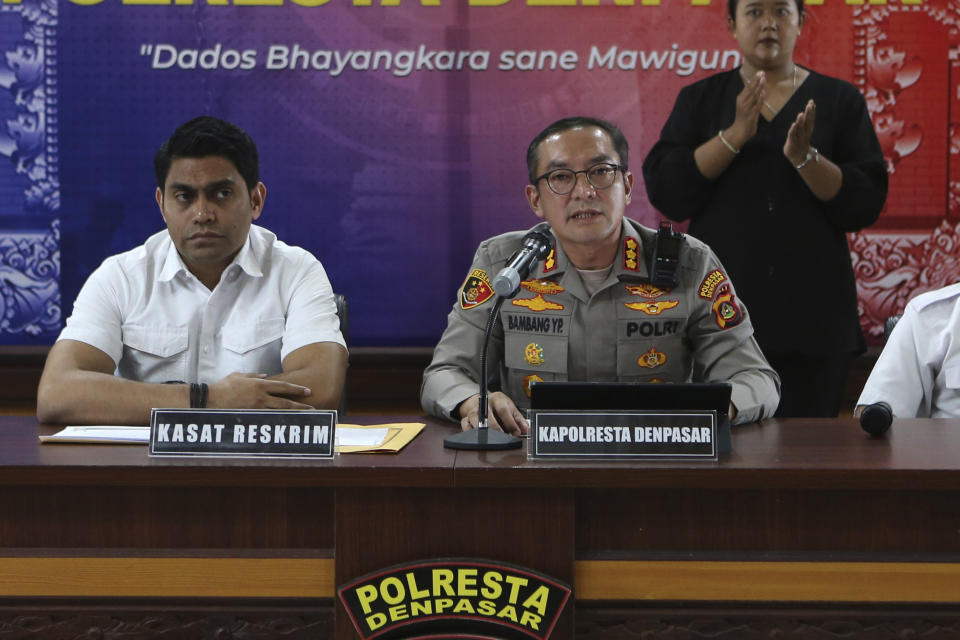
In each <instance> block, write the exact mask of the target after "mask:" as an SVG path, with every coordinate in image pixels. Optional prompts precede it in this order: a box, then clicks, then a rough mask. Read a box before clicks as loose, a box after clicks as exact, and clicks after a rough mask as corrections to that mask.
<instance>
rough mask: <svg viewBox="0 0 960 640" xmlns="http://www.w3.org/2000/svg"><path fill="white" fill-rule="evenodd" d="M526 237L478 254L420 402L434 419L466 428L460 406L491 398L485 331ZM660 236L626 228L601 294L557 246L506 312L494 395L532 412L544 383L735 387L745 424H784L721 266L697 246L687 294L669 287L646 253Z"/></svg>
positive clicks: (495, 354) (504, 240)
mask: <svg viewBox="0 0 960 640" xmlns="http://www.w3.org/2000/svg"><path fill="white" fill-rule="evenodd" d="M525 234H526V232H523V231H518V232H511V233H506V234H503V235H500V236H497V237H494V238H491V239H489V240H486V241H484V242H483V243H481V245H480V247H479V248H478V249H477V253H476V255H475V257H474V260H473V265H472V266H471V268H470V273H469V274H468V275H467V279H466V280H465V281H464V284H463V286H462V287H461V289H460V292H459V300H458V301H457V302H456V303H455V304H454V306H453V310H452V311H451V312H450V315H449V316H448V319H447V329H446V331H444V333H443V336H442V337H441V338H440V342H439V343H438V344H437V347H436V349H435V351H434V355H433V361H432V362H431V364H430V366H429V367H427V369H426V371H425V372H424V379H423V385H422V388H421V394H420V396H421V397H420V399H421V404H422V405H423V408H424V409H425V410H426V411H427V412H428V413H430V414H433V415H436V416H441V417H446V418H453V419H456V416H455V415H454V414H453V411H454V410H455V409H456V408H457V406H458V405H459V404H460V403H461V402H463V401H464V400H466V399H467V398H469V397H470V396H472V395H474V394H476V393H478V392H479V386H478V380H479V378H480V351H481V347H482V343H483V332H484V327H485V324H486V321H487V316H488V314H489V309H490V307H491V306H492V305H493V304H494V300H495V296H494V294H493V291H492V287H491V284H490V281H491V279H492V278H493V277H494V276H495V275H496V274H497V273H498V272H499V270H500V269H501V268H503V266H504V265H505V264H506V261H507V260H508V259H509V257H510V256H511V255H512V254H513V253H514V252H515V251H516V250H517V249H518V248H519V247H520V242H521V239H522V238H523V236H524V235H525ZM655 237H656V232H655V231H653V230H652V229H649V228H647V227H644V226H642V225H640V224H639V223H636V222H634V221H632V220H628V219H624V222H623V231H622V234H621V238H620V246H619V252H618V254H617V257H616V258H615V261H614V264H613V268H612V269H611V271H610V274H609V275H608V276H607V278H606V280H605V281H604V282H603V283H602V284H601V285H600V287H599V289H597V291H596V292H595V293H594V294H593V295H590V294H589V293H588V292H587V290H586V289H585V287H584V284H583V281H582V280H581V277H580V275H579V274H578V273H577V270H576V268H575V267H574V266H573V265H572V264H571V263H570V262H569V260H568V259H567V257H566V255H565V254H564V252H563V248H562V247H561V246H560V245H559V243H557V244H556V245H555V247H554V250H553V251H552V252H551V253H550V255H548V256H547V258H546V259H544V260H543V261H541V262H540V263H539V264H538V266H537V268H536V271H535V272H534V273H532V274H531V276H530V278H529V279H528V280H526V281H524V282H523V283H522V285H521V288H520V293H518V294H517V296H516V297H515V298H513V299H512V300H508V301H506V302H505V303H504V305H503V307H502V309H501V312H500V316H499V320H498V322H497V323H496V325H495V326H494V329H493V336H492V338H491V341H490V347H489V352H488V362H489V365H488V371H489V372H490V373H491V375H492V377H493V381H492V382H493V385H492V386H491V389H493V390H495V389H497V388H499V389H500V390H501V391H503V392H504V393H506V394H507V395H508V396H510V398H511V399H512V400H513V401H514V402H515V403H516V404H517V406H518V407H521V408H523V407H528V406H529V393H530V383H531V382H532V381H548V380H574V381H576V380H589V381H622V382H687V381H691V380H694V381H698V382H700V381H703V382H710V381H729V382H731V383H732V385H733V395H732V402H733V404H734V406H735V407H736V409H737V412H738V413H737V417H736V419H735V421H736V422H738V423H740V422H748V421H754V420H758V419H760V418H762V417H764V416H770V415H772V414H773V412H774V411H775V410H776V407H777V403H778V402H779V378H778V377H777V374H776V373H775V372H774V371H773V369H771V368H770V365H769V364H768V363H767V361H766V359H765V358H764V357H763V354H762V353H761V352H760V349H759V347H758V346H757V344H756V341H755V340H754V338H753V328H752V326H751V324H750V319H749V316H748V314H747V310H746V308H745V307H744V306H743V305H742V303H741V302H740V301H739V300H738V299H737V297H736V293H735V291H734V288H733V285H732V283H731V282H730V280H729V278H727V276H726V274H725V272H724V271H723V268H722V267H721V265H720V263H719V261H718V260H717V258H716V256H715V255H714V254H713V252H712V251H710V249H709V248H708V247H707V246H706V245H704V244H703V243H702V242H699V241H698V240H696V239H694V238H690V237H686V238H685V242H684V247H683V249H682V254H681V264H682V269H681V277H680V284H679V285H678V286H677V287H675V288H673V289H661V288H657V287H655V286H653V285H651V284H650V283H649V277H648V273H647V265H646V258H645V253H644V247H645V246H652V243H653V242H654V241H655Z"/></svg>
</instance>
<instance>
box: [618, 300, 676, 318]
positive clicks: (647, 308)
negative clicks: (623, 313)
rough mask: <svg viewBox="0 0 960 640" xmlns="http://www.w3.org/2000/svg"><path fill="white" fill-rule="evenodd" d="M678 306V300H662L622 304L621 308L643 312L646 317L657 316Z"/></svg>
mask: <svg viewBox="0 0 960 640" xmlns="http://www.w3.org/2000/svg"><path fill="white" fill-rule="evenodd" d="M678 304H680V301H679V300H662V301H660V302H624V303H623V306H625V307H626V308H627V309H633V310H634V311H643V312H644V313H645V314H647V315H648V316H658V315H660V314H661V313H663V312H664V311H666V310H667V309H673V308H674V307H675V306H677V305H678Z"/></svg>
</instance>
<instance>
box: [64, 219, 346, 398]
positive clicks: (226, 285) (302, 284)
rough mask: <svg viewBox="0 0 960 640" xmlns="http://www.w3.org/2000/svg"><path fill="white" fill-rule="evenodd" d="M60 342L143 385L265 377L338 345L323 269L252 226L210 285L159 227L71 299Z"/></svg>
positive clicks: (340, 341)
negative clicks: (319, 346)
mask: <svg viewBox="0 0 960 640" xmlns="http://www.w3.org/2000/svg"><path fill="white" fill-rule="evenodd" d="M68 339H69V340H79V341H80V342H85V343H87V344H89V345H92V346H94V347H96V348H97V349H100V350H101V351H103V352H104V353H106V354H107V355H108V356H110V358H112V359H113V361H114V362H115V363H116V365H117V368H116V374H117V375H119V376H121V377H123V378H128V379H131V380H139V381H142V382H167V381H171V380H182V381H184V382H215V381H217V380H220V379H221V378H223V377H225V376H227V375H229V374H230V373H232V372H235V371H240V372H250V373H265V374H268V375H273V374H276V373H280V372H281V371H282V367H281V363H282V361H283V359H284V358H286V357H287V355H288V354H290V353H291V352H293V351H295V350H296V349H299V348H300V347H303V346H306V345H308V344H312V343H315V342H335V343H337V344H340V345H343V346H344V347H346V344H345V343H344V340H343V336H342V335H341V334H340V322H339V320H338V318H337V314H336V305H335V303H334V301H333V289H332V288H331V286H330V281H329V280H328V279H327V274H326V272H325V271H324V269H323V266H322V265H321V264H320V262H319V261H318V260H317V259H316V258H314V257H313V256H312V255H311V254H310V253H309V252H307V251H305V250H303V249H300V248H299V247H291V246H289V245H287V244H285V243H283V242H281V241H279V240H277V237H276V236H275V235H274V234H273V233H271V232H269V231H267V230H266V229H264V228H262V227H258V226H256V225H252V226H251V227H250V233H249V234H248V236H247V241H246V243H245V244H244V245H243V248H242V249H241V250H240V252H239V253H238V254H237V256H236V258H234V260H233V262H232V263H231V264H230V265H229V266H228V267H227V268H226V269H225V270H224V272H223V275H222V276H221V278H220V282H219V283H218V284H217V286H216V287H215V288H214V289H213V291H210V290H209V289H207V288H206V287H205V286H204V285H203V283H201V282H200V280H198V279H197V277H196V276H194V275H193V274H192V273H190V271H189V270H188V269H187V268H186V266H185V265H184V263H183V260H182V259H181V257H180V254H179V253H178V252H177V248H176V246H174V244H173V242H172V241H171V239H170V234H169V233H168V232H167V231H166V230H164V231H160V232H158V233H156V234H154V235H152V236H150V238H148V239H147V241H146V242H145V243H144V244H143V245H141V246H139V247H137V248H136V249H133V250H131V251H127V252H125V253H121V254H118V255H115V256H111V257H110V258H107V259H106V260H105V261H104V262H103V264H102V265H100V267H99V268H97V270H96V271H94V272H93V273H92V274H91V275H90V278H89V279H88V280H87V282H86V283H85V284H84V285H83V288H82V289H81V290H80V293H79V295H78V296H77V300H76V302H75V303H74V306H73V315H71V316H70V317H69V318H68V319H67V324H66V327H64V329H63V331H62V332H61V333H60V337H59V338H58V340H68Z"/></svg>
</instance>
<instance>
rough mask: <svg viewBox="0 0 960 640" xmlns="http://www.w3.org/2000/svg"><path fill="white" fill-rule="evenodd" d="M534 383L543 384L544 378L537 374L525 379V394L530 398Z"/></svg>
mask: <svg viewBox="0 0 960 640" xmlns="http://www.w3.org/2000/svg"><path fill="white" fill-rule="evenodd" d="M534 382H543V378H541V377H540V376H538V375H537V374H535V373H531V374H530V375H528V376H524V377H523V392H524V393H526V394H527V397H528V398H529V397H530V385H531V384H533V383H534Z"/></svg>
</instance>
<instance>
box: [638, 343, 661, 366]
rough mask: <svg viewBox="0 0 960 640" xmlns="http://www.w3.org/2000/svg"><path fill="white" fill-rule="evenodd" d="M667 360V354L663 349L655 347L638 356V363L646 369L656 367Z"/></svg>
mask: <svg viewBox="0 0 960 640" xmlns="http://www.w3.org/2000/svg"><path fill="white" fill-rule="evenodd" d="M666 361H667V354H665V353H664V352H662V351H657V350H656V349H655V348H653V347H650V351H647V352H646V353H644V354H641V356H640V357H639V358H637V364H638V365H640V366H641V367H643V368H644V369H656V368H657V367H659V366H660V365H662V364H663V363H664V362H666Z"/></svg>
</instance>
